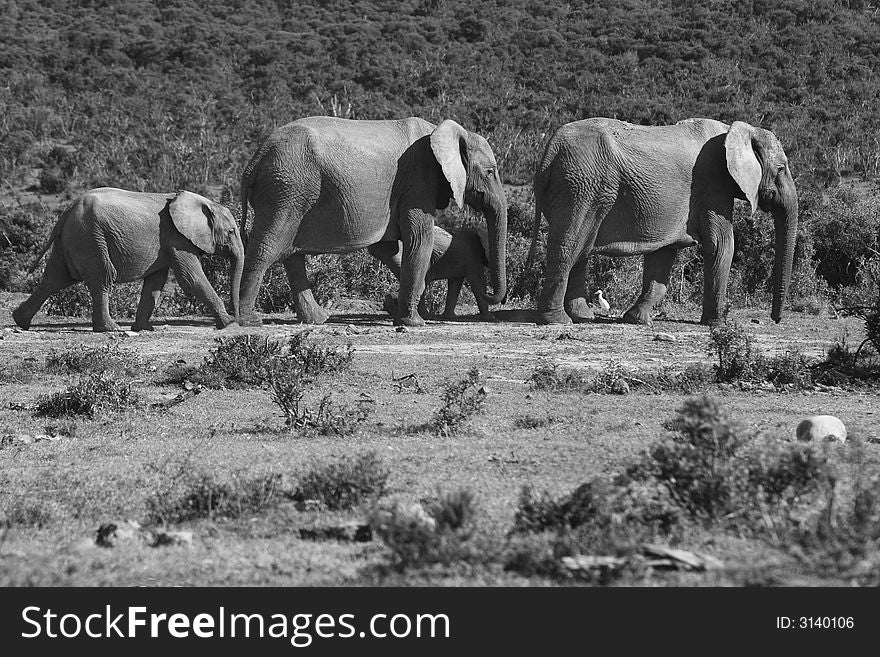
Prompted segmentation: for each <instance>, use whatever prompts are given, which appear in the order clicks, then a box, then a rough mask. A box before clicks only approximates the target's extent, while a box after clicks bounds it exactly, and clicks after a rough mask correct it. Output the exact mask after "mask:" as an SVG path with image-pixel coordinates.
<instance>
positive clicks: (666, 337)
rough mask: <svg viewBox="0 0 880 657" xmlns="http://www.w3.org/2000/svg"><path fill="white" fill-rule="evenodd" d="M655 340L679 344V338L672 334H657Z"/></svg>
mask: <svg viewBox="0 0 880 657" xmlns="http://www.w3.org/2000/svg"><path fill="white" fill-rule="evenodd" d="M654 339H655V340H661V341H663V342H678V338H677V337H675V336H674V335H672V333H655V334H654Z"/></svg>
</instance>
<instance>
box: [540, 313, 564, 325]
mask: <svg viewBox="0 0 880 657" xmlns="http://www.w3.org/2000/svg"><path fill="white" fill-rule="evenodd" d="M536 322H537V323H538V324H571V323H572V322H571V317H569V316H568V315H567V314H566V313H565V311H564V310H556V311H549V310H548V311H538V315H537V318H536Z"/></svg>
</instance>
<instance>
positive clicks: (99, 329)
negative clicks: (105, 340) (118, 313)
mask: <svg viewBox="0 0 880 657" xmlns="http://www.w3.org/2000/svg"><path fill="white" fill-rule="evenodd" d="M92 331H93V332H95V333H116V332H120V331H122V327H121V326H119V324H117V323H116V322H102V323H101V324H92Z"/></svg>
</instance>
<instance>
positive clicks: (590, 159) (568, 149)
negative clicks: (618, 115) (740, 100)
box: [529, 118, 798, 324]
mask: <svg viewBox="0 0 880 657" xmlns="http://www.w3.org/2000/svg"><path fill="white" fill-rule="evenodd" d="M534 189H535V225H534V240H533V244H532V252H531V253H530V255H529V260H531V259H532V257H533V254H534V251H535V243H536V241H537V235H538V227H539V224H540V220H541V214H542V213H543V214H544V215H546V217H547V223H548V225H549V233H548V240H547V260H546V274H545V282H544V288H543V290H542V291H541V295H540V298H539V301H538V312H539V316H538V320H539V322H542V323H557V322H561V323H566V322H570V321H572V319H573V320H575V321H579V320H583V319H588V318H590V317H591V316H592V313H591V311H590V309H589V307H588V304H587V298H588V297H587V292H586V289H585V281H584V279H585V273H586V260H587V256H588V255H590V254H591V253H597V254H604V255H611V256H632V255H642V256H643V257H644V271H643V275H642V292H641V294H640V296H639V297H638V299H637V300H636V302H635V304H634V305H633V306H632V307H631V308H630V309H629V310H627V311H626V313H625V314H624V319H625V320H626V321H629V322H633V323H642V324H649V323H650V322H651V315H650V312H651V309H652V308H653V307H654V305H655V304H656V303H657V302H658V301H659V300H660V299H661V298H662V297H663V295H664V294H665V293H666V287H667V285H668V284H669V275H670V272H671V270H672V266H673V263H674V261H675V256H676V253H677V250H678V249H679V248H682V247H687V246H693V245H697V244H699V245H700V246H701V248H702V250H703V268H704V282H703V286H704V287H703V314H702V317H701V320H700V321H701V322H702V323H703V324H714V323H716V322H717V321H719V319H720V318H721V317H722V316H723V313H724V309H725V306H726V300H727V281H728V276H729V274H730V265H731V260H732V258H733V224H732V216H733V201H734V199H735V198H739V199H743V200H747V201H748V203H749V205H750V207H751V210H752V212H754V211H755V210H756V209H757V208H760V209H762V210H764V211H768V212H771V213H772V215H773V220H774V230H775V241H776V244H775V247H776V248H775V251H776V252H775V259H774V266H773V282H772V290H773V308H772V312H771V317H772V318H773V320H775V321H776V322H778V321H779V320H780V318H781V316H782V305H783V303H784V302H785V296H786V292H787V290H788V284H789V280H790V278H791V266H792V258H793V256H794V247H795V236H796V234H797V223H798V198H797V192H796V191H795V186H794V180H793V179H792V175H791V170H790V169H789V166H788V158H787V157H786V155H785V152H784V151H783V148H782V145H781V144H780V143H779V140H778V139H777V138H776V135H774V134H773V133H772V132H770V131H769V130H764V129H762V128H756V127H754V126H751V125H749V124H748V123H744V122H742V121H734V122H733V123H732V124H731V125H727V124H724V123H721V122H719V121H712V120H710V119H688V120H686V121H681V122H679V123H676V124H675V125H670V126H639V125H632V124H630V123H625V122H623V121H617V120H613V119H605V118H595V119H586V120H583V121H576V122H574V123H569V124H566V125H564V126H562V127H561V128H559V130H557V132H556V133H555V134H554V136H553V137H552V139H551V140H550V142H549V143H548V145H547V148H546V150H545V152H544V156H543V158H542V159H541V161H540V163H539V165H538V169H537V172H536V174H535V182H534Z"/></svg>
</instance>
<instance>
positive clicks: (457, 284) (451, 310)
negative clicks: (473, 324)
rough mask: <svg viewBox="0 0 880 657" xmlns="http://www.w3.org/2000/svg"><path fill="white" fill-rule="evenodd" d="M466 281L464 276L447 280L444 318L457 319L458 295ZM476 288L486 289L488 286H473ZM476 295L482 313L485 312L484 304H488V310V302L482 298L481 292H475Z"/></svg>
mask: <svg viewBox="0 0 880 657" xmlns="http://www.w3.org/2000/svg"><path fill="white" fill-rule="evenodd" d="M463 283H464V278H450V279H447V281H446V307H445V308H444V309H443V319H455V306H457V305H458V297H459V295H460V294H461V286H462V284H463ZM471 287H473V285H472V286H471ZM473 289H474V290H481V289H482V290H485V289H486V286H485V285H483V287H482V288H476V287H473ZM474 296H475V297H477V305H479V306H480V315H482V314H483V306H486V310H488V309H489V307H488V306H487V305H486V302H485V301H483V300H482V297H481V296H480V294H479V292H475V293H474Z"/></svg>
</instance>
